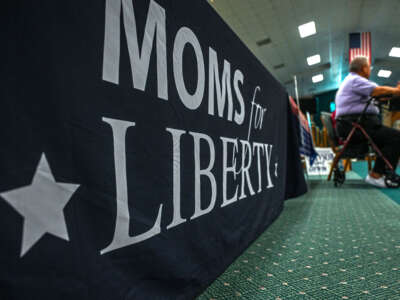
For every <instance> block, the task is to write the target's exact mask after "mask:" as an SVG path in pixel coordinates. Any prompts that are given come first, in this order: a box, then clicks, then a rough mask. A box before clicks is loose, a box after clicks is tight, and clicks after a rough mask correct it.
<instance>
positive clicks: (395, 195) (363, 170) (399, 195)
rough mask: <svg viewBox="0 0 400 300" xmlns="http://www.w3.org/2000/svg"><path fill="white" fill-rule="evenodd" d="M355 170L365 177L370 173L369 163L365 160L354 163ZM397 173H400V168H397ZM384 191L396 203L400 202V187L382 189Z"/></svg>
mask: <svg viewBox="0 0 400 300" xmlns="http://www.w3.org/2000/svg"><path fill="white" fill-rule="evenodd" d="M352 165H353V171H354V172H355V173H357V174H358V175H360V176H361V177H362V178H365V177H366V176H367V174H368V165H367V164H366V163H364V162H356V163H353V164H352ZM396 171H397V174H400V168H397V170H396ZM380 191H381V192H382V193H384V194H385V195H386V196H388V197H389V198H391V199H392V200H393V201H395V202H396V203H398V204H400V189H381V190H380Z"/></svg>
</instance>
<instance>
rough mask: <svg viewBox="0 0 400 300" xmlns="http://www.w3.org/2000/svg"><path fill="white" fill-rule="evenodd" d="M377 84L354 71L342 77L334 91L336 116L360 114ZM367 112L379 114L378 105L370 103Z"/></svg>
mask: <svg viewBox="0 0 400 300" xmlns="http://www.w3.org/2000/svg"><path fill="white" fill-rule="evenodd" d="M377 86H378V85H377V84H376V83H375V82H372V81H370V80H368V79H366V78H364V77H362V76H360V75H358V74H356V73H350V74H349V75H347V77H346V78H345V79H344V81H343V82H342V84H341V85H340V88H339V90H338V92H337V93H336V98H335V103H336V118H338V117H340V116H344V115H351V114H360V113H362V111H363V110H364V108H365V104H366V101H367V100H368V98H369V97H370V96H371V94H372V91H373V90H374V89H375V88H376V87H377ZM366 113H368V114H379V109H378V107H376V106H374V105H372V104H371V105H370V106H369V107H368V110H367V112H366Z"/></svg>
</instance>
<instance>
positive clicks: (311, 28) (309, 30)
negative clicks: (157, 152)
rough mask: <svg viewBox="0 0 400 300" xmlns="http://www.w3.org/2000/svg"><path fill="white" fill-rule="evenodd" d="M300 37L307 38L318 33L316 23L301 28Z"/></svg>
mask: <svg viewBox="0 0 400 300" xmlns="http://www.w3.org/2000/svg"><path fill="white" fill-rule="evenodd" d="M299 32H300V37H301V38H305V37H307V36H310V35H313V34H316V33H317V30H316V29H315V22H314V21H312V22H309V23H306V24H303V25H300V26H299Z"/></svg>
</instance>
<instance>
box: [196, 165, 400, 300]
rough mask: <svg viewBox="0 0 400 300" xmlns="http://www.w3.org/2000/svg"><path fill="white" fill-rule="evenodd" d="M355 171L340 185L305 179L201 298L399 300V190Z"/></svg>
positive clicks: (208, 299)
mask: <svg viewBox="0 0 400 300" xmlns="http://www.w3.org/2000/svg"><path fill="white" fill-rule="evenodd" d="M361 173H362V172H361ZM358 174H360V172H353V173H348V175H349V176H348V178H349V179H348V180H347V181H346V182H345V183H344V185H343V186H342V187H341V188H335V187H334V186H333V184H332V183H331V182H330V183H328V182H326V181H325V180H323V179H322V178H312V179H309V181H308V184H309V192H308V193H307V194H306V195H304V196H302V197H299V198H297V199H293V200H289V201H287V202H286V203H285V209H284V211H283V213H282V214H281V216H280V217H279V218H278V219H277V220H276V221H275V222H274V223H273V224H272V225H271V226H270V227H269V228H268V229H267V230H266V231H265V232H264V233H263V234H262V235H261V236H260V237H259V238H258V239H257V240H256V241H255V242H254V243H253V244H252V245H251V246H250V247H249V248H248V249H247V250H246V251H245V252H244V253H243V254H242V255H241V256H240V257H239V258H238V259H237V260H236V261H235V262H234V263H233V264H232V265H231V266H230V267H229V268H228V269H227V270H226V271H225V273H224V274H222V275H221V276H220V277H219V278H218V279H217V280H216V281H215V282H214V283H213V284H212V285H211V286H210V287H209V288H208V289H207V290H206V291H205V292H204V293H203V294H202V295H201V296H199V297H198V299H199V300H203V299H207V300H210V299H217V300H220V299H252V300H253V299H254V300H255V299H276V300H279V299H324V300H325V299H400V205H399V204H398V203H396V202H395V201H396V200H399V199H400V190H395V191H393V190H392V191H390V193H389V195H388V194H387V192H385V191H383V192H382V191H380V190H378V189H375V188H373V187H369V186H367V185H366V184H364V183H363V182H362V179H361V177H360V176H359V175H358ZM393 200H395V201H393Z"/></svg>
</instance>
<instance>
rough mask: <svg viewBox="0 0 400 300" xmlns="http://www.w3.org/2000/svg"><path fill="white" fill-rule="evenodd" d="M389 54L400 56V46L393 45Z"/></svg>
mask: <svg viewBox="0 0 400 300" xmlns="http://www.w3.org/2000/svg"><path fill="white" fill-rule="evenodd" d="M389 56H393V57H400V48H399V47H393V48H392V50H390V53H389Z"/></svg>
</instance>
